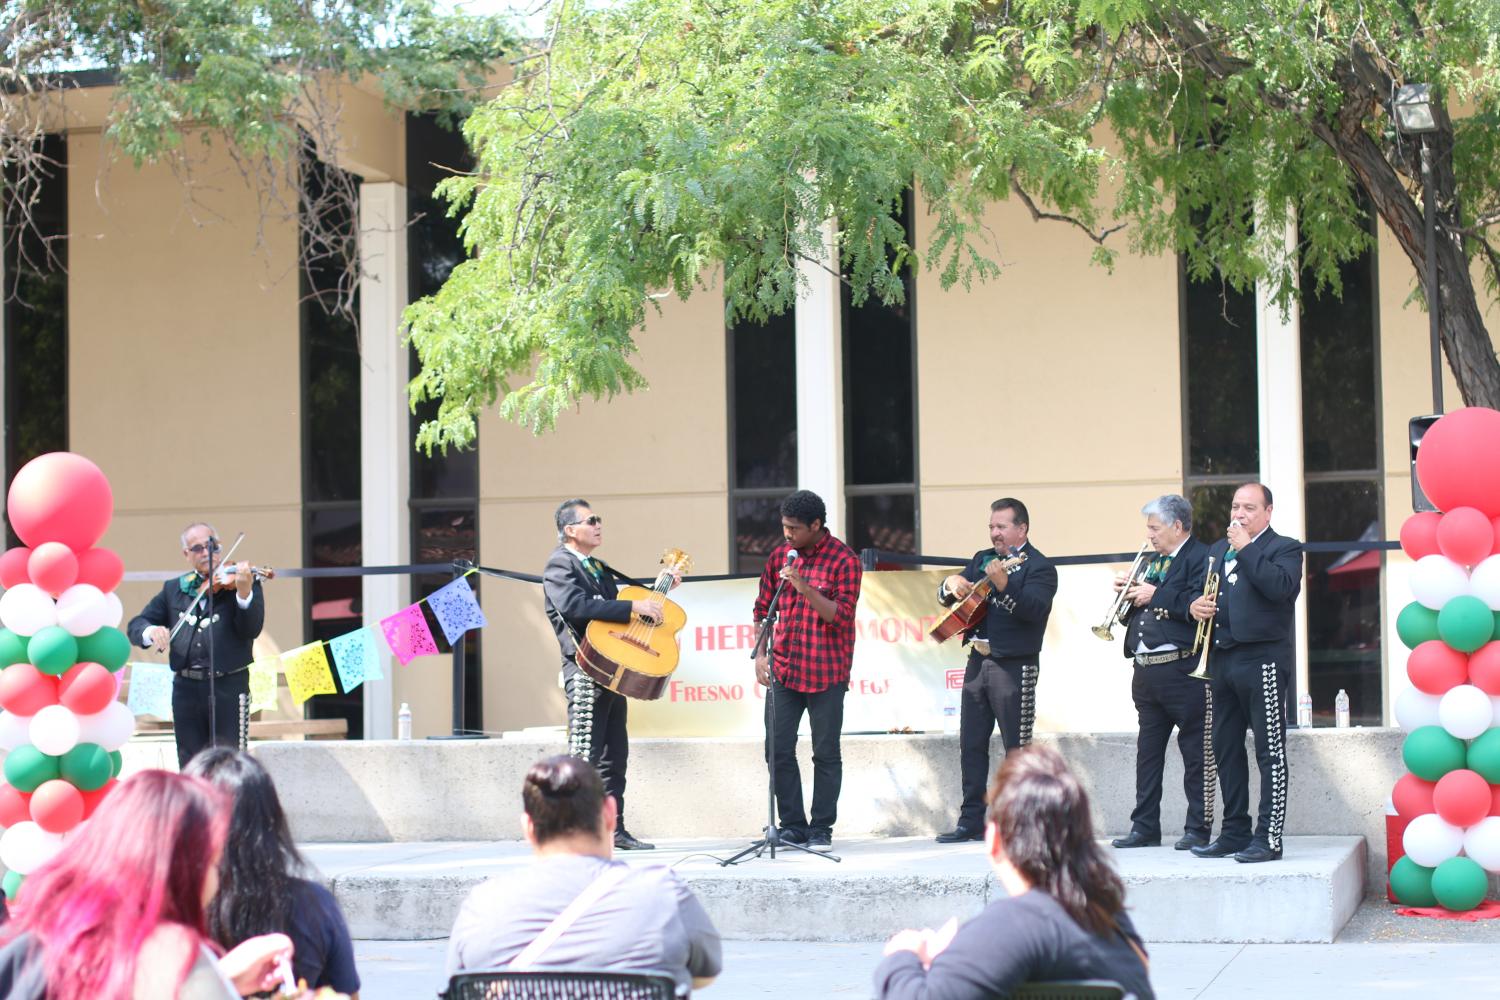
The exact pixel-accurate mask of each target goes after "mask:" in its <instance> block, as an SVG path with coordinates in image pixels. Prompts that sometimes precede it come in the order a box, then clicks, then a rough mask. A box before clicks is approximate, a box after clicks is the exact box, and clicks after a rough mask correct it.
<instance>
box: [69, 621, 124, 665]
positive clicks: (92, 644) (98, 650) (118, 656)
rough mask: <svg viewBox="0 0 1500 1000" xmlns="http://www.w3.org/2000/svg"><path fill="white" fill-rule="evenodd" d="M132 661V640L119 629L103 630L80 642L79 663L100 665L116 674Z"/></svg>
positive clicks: (87, 636) (85, 637)
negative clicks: (127, 662) (128, 661)
mask: <svg viewBox="0 0 1500 1000" xmlns="http://www.w3.org/2000/svg"><path fill="white" fill-rule="evenodd" d="M129 659H130V640H129V639H127V638H126V637H125V633H124V632H121V631H120V630H119V629H117V628H101V629H100V630H99V631H97V632H95V633H94V634H93V635H86V636H84V637H83V638H81V639H79V640H78V662H80V663H100V664H103V665H104V669H106V670H108V671H110V672H114V671H116V670H119V669H120V668H121V667H123V666H124V665H125V663H126V661H127V660H129Z"/></svg>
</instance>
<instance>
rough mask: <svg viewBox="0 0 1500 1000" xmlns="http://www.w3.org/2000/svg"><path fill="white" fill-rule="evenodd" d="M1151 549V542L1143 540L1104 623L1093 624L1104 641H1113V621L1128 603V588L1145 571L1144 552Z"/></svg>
mask: <svg viewBox="0 0 1500 1000" xmlns="http://www.w3.org/2000/svg"><path fill="white" fill-rule="evenodd" d="M1150 551H1151V543H1150V542H1149V541H1148V542H1145V543H1143V544H1142V545H1141V551H1139V552H1137V553H1136V554H1135V562H1133V563H1131V564H1130V569H1129V571H1128V572H1126V574H1125V586H1123V587H1121V588H1120V592H1119V593H1118V594H1116V595H1115V600H1114V603H1113V604H1111V605H1110V606H1109V614H1107V615H1105V616H1104V623H1103V624H1101V625H1095V626H1094V634H1095V635H1097V636H1098V637H1099V638H1101V639H1103V640H1104V641H1105V642H1113V641H1114V638H1115V633H1114V628H1115V622H1117V621H1119V620H1120V615H1121V613H1122V612H1123V611H1124V610H1125V608H1126V607H1127V606H1128V605H1129V603H1130V598H1129V597H1127V596H1126V595H1127V594H1128V593H1129V592H1130V588H1131V587H1132V586H1134V585H1135V584H1136V583H1138V582H1139V581H1140V578H1141V577H1142V576H1143V575H1144V574H1145V572H1146V554H1147V553H1148V552H1150Z"/></svg>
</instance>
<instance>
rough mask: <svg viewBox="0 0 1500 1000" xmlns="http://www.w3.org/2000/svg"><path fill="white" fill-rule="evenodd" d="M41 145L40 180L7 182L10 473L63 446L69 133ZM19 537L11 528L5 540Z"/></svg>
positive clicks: (11, 175) (11, 177) (12, 176)
mask: <svg viewBox="0 0 1500 1000" xmlns="http://www.w3.org/2000/svg"><path fill="white" fill-rule="evenodd" d="M39 152H40V154H41V156H40V164H39V178H40V180H39V183H38V185H37V187H36V188H35V189H22V190H19V191H18V189H17V186H16V171H15V170H14V168H9V169H7V171H6V183H5V190H4V197H5V427H6V434H5V470H6V474H7V478H9V477H10V476H14V475H15V474H16V471H17V470H18V469H20V468H21V466H23V465H25V464H26V463H27V462H29V461H31V460H32V459H33V458H35V457H36V456H38V455H43V454H46V453H47V452H49V451H66V450H67V448H68V243H67V232H68V175H67V166H68V139H67V136H66V135H48V136H45V137H44V138H43V139H42V141H41V143H40V148H39ZM33 195H34V198H33V197H32V196H33ZM22 202H30V214H31V223H30V224H29V225H28V224H26V223H25V222H24V221H23V219H24V214H23V212H24V210H23V208H22ZM20 544H21V543H20V539H18V538H16V537H15V535H14V534H13V533H12V534H11V535H10V545H12V546H16V545H20Z"/></svg>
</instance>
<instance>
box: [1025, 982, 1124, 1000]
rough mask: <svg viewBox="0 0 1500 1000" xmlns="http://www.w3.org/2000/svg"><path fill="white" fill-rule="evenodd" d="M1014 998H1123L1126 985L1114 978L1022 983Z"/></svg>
mask: <svg viewBox="0 0 1500 1000" xmlns="http://www.w3.org/2000/svg"><path fill="white" fill-rule="evenodd" d="M1011 996H1012V997H1013V998H1014V1000H1123V998H1124V996H1125V987H1123V986H1121V985H1120V984H1119V983H1117V982H1115V981H1114V980H1113V979H1060V980H1057V981H1055V982H1050V983H1022V984H1021V985H1020V986H1019V987H1017V988H1016V991H1015V992H1014V993H1012V994H1011Z"/></svg>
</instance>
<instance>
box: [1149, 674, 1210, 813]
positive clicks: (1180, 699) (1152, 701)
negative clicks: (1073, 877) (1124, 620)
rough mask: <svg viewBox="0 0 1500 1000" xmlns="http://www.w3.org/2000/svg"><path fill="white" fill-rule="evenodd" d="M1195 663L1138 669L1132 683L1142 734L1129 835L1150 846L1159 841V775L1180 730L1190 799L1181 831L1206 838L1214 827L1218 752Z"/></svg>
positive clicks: (1205, 692) (1207, 701)
mask: <svg viewBox="0 0 1500 1000" xmlns="http://www.w3.org/2000/svg"><path fill="white" fill-rule="evenodd" d="M1197 664H1198V661H1197V658H1196V657H1192V656H1187V657H1183V658H1182V659H1180V660H1175V661H1173V662H1171V663H1157V664H1153V665H1151V666H1147V667H1143V666H1139V665H1137V666H1136V668H1135V676H1134V678H1133V679H1132V680H1131V683H1130V695H1131V697H1132V698H1133V699H1134V700H1135V714H1136V717H1137V719H1139V720H1140V726H1141V728H1140V734H1139V735H1138V736H1136V741H1135V811H1134V812H1132V813H1131V814H1130V829H1131V830H1132V831H1134V832H1135V833H1138V834H1140V835H1141V836H1143V837H1146V838H1148V839H1151V840H1160V839H1161V784H1162V781H1161V775H1162V768H1163V767H1164V766H1165V765H1166V762H1167V743H1168V742H1170V741H1171V738H1172V729H1173V727H1176V729H1177V749H1178V751H1179V752H1180V753H1181V754H1182V792H1183V795H1185V796H1186V797H1187V821H1186V823H1185V824H1184V825H1183V831H1184V832H1185V833H1187V834H1190V835H1192V836H1195V837H1203V838H1207V837H1208V835H1209V834H1210V833H1212V832H1213V825H1214V781H1213V778H1212V777H1211V776H1212V774H1213V773H1214V752H1213V744H1212V741H1211V734H1210V730H1211V727H1212V722H1211V721H1208V720H1211V718H1212V712H1211V710H1210V702H1211V699H1210V696H1209V683H1208V681H1204V680H1199V679H1198V678H1196V677H1189V676H1188V675H1189V674H1191V673H1192V672H1193V669H1194V668H1195V667H1196V666H1197Z"/></svg>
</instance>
